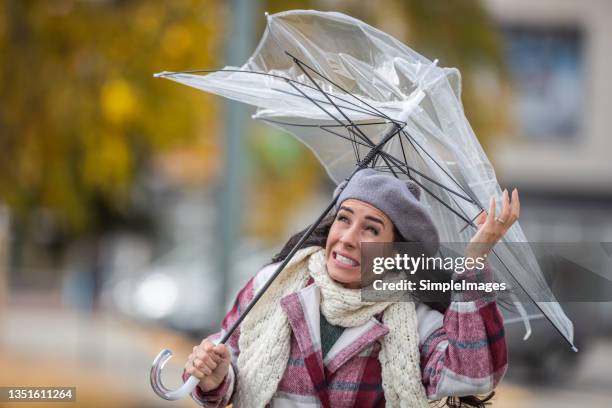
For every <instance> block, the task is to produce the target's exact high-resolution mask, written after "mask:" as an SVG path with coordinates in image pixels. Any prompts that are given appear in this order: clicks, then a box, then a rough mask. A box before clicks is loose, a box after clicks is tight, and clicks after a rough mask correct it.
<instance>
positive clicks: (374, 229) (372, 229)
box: [366, 227, 378, 235]
mask: <svg viewBox="0 0 612 408" xmlns="http://www.w3.org/2000/svg"><path fill="white" fill-rule="evenodd" d="M366 230H369V231H371V232H372V233H373V234H374V235H378V229H376V228H374V227H366Z"/></svg>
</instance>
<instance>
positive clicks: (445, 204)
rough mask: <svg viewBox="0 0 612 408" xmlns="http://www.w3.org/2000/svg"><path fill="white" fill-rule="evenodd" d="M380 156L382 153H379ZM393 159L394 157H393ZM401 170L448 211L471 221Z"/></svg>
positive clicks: (404, 171)
mask: <svg viewBox="0 0 612 408" xmlns="http://www.w3.org/2000/svg"><path fill="white" fill-rule="evenodd" d="M379 154H380V152H379ZM391 157H393V156H391ZM393 159H395V160H397V159H396V158H394V157H393ZM398 168H399V169H400V171H401V172H402V173H404V174H405V175H407V176H408V177H409V178H410V179H411V180H412V181H414V182H415V183H416V184H418V185H419V187H421V188H422V189H423V190H425V191H426V192H427V193H429V195H431V196H432V197H433V198H435V199H436V200H438V201H439V202H440V203H441V204H442V205H443V206H445V207H446V208H447V209H448V210H450V211H451V212H453V213H454V214H455V215H456V216H457V217H459V218H461V219H462V220H464V221H465V222H468V223H469V222H470V220H469V219H467V218H465V217H464V216H463V215H461V214H459V213H458V212H457V211H456V210H455V209H454V208H452V207H451V206H449V205H448V204H447V203H445V202H444V200H442V199H441V198H440V197H438V196H437V195H436V194H434V193H433V192H432V191H431V190H430V189H428V188H427V187H425V186H424V185H423V184H422V183H420V182H419V181H418V180H417V179H416V178H414V177H412V176H411V175H410V174H408V172H407V171H406V170H404V169H402V168H401V167H398ZM412 170H413V171H414V169H412Z"/></svg>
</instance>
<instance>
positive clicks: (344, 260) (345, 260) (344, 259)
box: [333, 251, 359, 267]
mask: <svg viewBox="0 0 612 408" xmlns="http://www.w3.org/2000/svg"><path fill="white" fill-rule="evenodd" d="M333 256H334V259H335V260H336V261H337V262H338V263H340V264H342V265H345V266H348V267H355V266H359V262H357V261H356V260H354V259H353V258H349V257H348V256H345V255H342V254H339V253H338V252H336V251H334V252H333Z"/></svg>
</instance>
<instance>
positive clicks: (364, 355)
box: [183, 265, 507, 408]
mask: <svg viewBox="0 0 612 408" xmlns="http://www.w3.org/2000/svg"><path fill="white" fill-rule="evenodd" d="M274 266H275V265H269V266H267V267H265V268H263V269H262V270H261V271H260V272H259V273H258V274H257V275H256V276H255V277H254V278H252V279H251V280H249V282H248V283H247V284H246V286H245V287H244V288H243V289H242V290H241V291H240V292H239V294H238V296H237V299H236V301H235V303H234V306H233V307H232V309H231V310H230V312H229V313H228V314H227V315H226V316H225V318H224V319H223V322H222V330H226V329H227V328H228V327H230V326H231V325H232V323H233V322H234V321H236V319H237V318H238V317H239V316H240V314H241V312H242V310H243V309H244V308H245V307H246V306H247V305H248V303H249V302H250V301H251V299H252V298H253V295H254V293H256V291H257V290H258V289H259V288H260V287H261V285H262V284H263V282H265V280H266V278H267V277H268V276H269V275H270V273H271V272H273V270H274ZM486 273H489V272H488V271H487V272H486ZM462 278H463V279H468V278H469V279H478V278H480V279H482V276H480V277H476V276H474V275H472V277H471V278H470V277H469V275H465V274H464V275H463V276H462ZM465 300H466V297H465V295H464V294H458V293H457V294H453V302H452V303H451V305H450V307H449V308H448V310H447V311H446V313H445V314H444V315H442V314H441V313H439V312H437V311H435V310H432V309H430V308H429V307H428V306H426V305H424V304H419V305H418V306H417V318H418V330H419V338H420V341H419V348H420V352H421V372H422V381H423V385H424V386H425V389H426V391H427V396H428V398H430V399H432V400H436V399H441V398H444V397H447V396H451V395H453V396H461V395H471V394H484V393H487V392H490V391H491V390H492V389H493V388H494V387H495V386H496V385H497V384H498V383H499V381H501V379H502V377H503V375H504V373H505V371H506V367H507V351H506V342H505V337H504V326H503V319H502V316H501V314H500V312H499V310H498V308H497V305H496V303H495V298H494V296H490V295H488V296H480V297H478V298H475V299H474V300H469V301H465ZM280 307H282V308H283V310H284V311H285V313H286V314H287V317H288V320H289V324H290V325H291V329H292V336H291V352H290V357H289V361H288V362H287V368H286V369H285V372H284V375H283V377H282V379H281V381H280V383H279V386H278V389H277V391H276V394H275V395H274V397H273V401H272V402H273V404H272V405H273V406H274V407H303V408H306V407H320V406H322V407H384V406H385V398H384V393H383V388H382V384H381V367H380V363H379V361H378V353H379V351H380V342H379V341H380V340H381V338H382V337H383V336H384V335H385V334H387V332H388V329H387V327H386V326H385V325H384V324H383V323H381V322H380V321H379V320H377V319H376V318H372V319H371V320H370V321H369V322H367V323H366V324H364V325H362V326H359V327H354V328H348V329H346V330H345V331H344V332H343V334H342V336H341V337H340V338H339V339H338V341H337V342H336V344H334V346H333V347H332V348H331V350H330V351H329V353H328V355H327V356H326V357H325V360H323V359H322V356H321V344H320V324H319V316H320V314H319V289H318V288H317V287H316V286H315V285H312V284H311V285H309V286H307V287H305V288H303V289H302V290H300V291H298V292H296V293H291V294H289V295H287V296H285V297H284V298H283V299H282V300H281V305H280ZM222 334H223V331H221V332H219V333H216V334H214V335H212V336H211V337H210V338H211V339H216V338H220V336H221V335H222ZM239 336H240V329H238V330H236V331H235V332H234V333H233V334H232V336H231V337H230V339H229V341H228V343H227V345H228V346H229V347H230V350H231V351H232V361H233V364H232V369H230V373H229V374H228V376H227V377H226V379H225V381H224V382H223V383H222V384H221V386H219V388H217V389H216V390H214V391H212V392H208V393H203V392H202V391H201V390H200V389H199V388H198V387H196V390H195V391H194V392H193V394H192V398H193V399H194V400H195V401H196V402H197V403H198V404H199V405H202V406H204V407H223V406H225V405H227V404H229V403H231V396H232V393H233V390H234V386H235V384H234V383H235V375H234V370H235V369H236V366H235V363H236V360H237V357H238V354H239V353H240V350H239V348H238V339H239ZM186 377H187V376H186V375H185V374H184V375H183V378H184V380H185V379H186ZM237 408H243V407H237Z"/></svg>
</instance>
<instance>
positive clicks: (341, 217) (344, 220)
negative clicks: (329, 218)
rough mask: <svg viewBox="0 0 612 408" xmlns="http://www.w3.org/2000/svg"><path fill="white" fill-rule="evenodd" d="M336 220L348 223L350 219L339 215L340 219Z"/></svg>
mask: <svg viewBox="0 0 612 408" xmlns="http://www.w3.org/2000/svg"><path fill="white" fill-rule="evenodd" d="M336 220H338V221H340V222H348V220H349V219H348V217H347V216H345V215H339V216H338V218H336Z"/></svg>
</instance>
